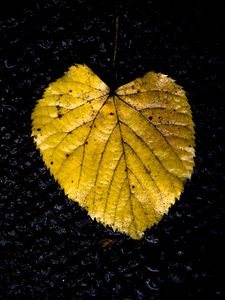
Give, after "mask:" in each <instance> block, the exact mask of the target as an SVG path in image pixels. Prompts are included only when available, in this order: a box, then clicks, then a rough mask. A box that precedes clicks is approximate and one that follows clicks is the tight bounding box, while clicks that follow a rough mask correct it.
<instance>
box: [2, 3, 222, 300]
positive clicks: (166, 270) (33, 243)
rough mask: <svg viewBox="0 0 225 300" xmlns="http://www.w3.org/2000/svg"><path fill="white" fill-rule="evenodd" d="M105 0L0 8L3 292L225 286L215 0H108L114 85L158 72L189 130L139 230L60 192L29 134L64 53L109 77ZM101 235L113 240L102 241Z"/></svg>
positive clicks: (216, 292) (43, 294) (136, 294)
mask: <svg viewBox="0 0 225 300" xmlns="http://www.w3.org/2000/svg"><path fill="white" fill-rule="evenodd" d="M113 2H114V1H111V2H110V1H93V2H92V1H85V0H80V1H72V0H71V1H69V0H68V1H64V0H62V1H57V0H54V1H53V0H52V1H41V0H39V1H24V2H21V1H11V0H8V1H6V3H7V4H8V6H7V7H5V6H4V7H1V8H0V15H1V21H0V43H1V46H0V100H1V112H0V114H1V124H2V125H1V139H2V143H1V157H2V166H1V186H2V187H1V201H0V297H2V299H11V298H16V299H89V298H90V297H93V298H96V299H100V298H109V299H168V298H169V299H224V297H225V295H224V292H225V288H224V274H223V273H224V263H223V255H224V253H225V251H224V250H225V249H224V246H223V244H222V242H223V240H224V237H225V228H224V217H225V205H224V185H225V182H224V179H225V178H224V169H225V168H224V149H225V146H224V137H225V134H224V127H223V125H222V123H223V119H224V118H225V111H224V106H225V76H224V72H225V54H224V53H225V41H224V32H225V31H224V24H225V22H224V17H223V9H222V7H221V5H222V4H221V3H219V2H216V1H213V2H212V3H209V4H206V3H204V2H203V1H202V2H201V1H200V2H199V1H131V0H130V1H124V2H120V3H119V2H118V3H119V5H118V7H117V9H118V11H119V14H120V16H121V17H120V33H119V49H118V61H117V85H120V84H123V83H126V82H129V81H130V80H132V79H135V78H136V77H139V76H141V75H143V74H144V73H145V72H147V71H150V70H154V71H160V72H162V73H165V74H168V75H169V76H170V77H172V78H174V79H176V80H177V83H178V84H180V85H182V86H183V87H184V89H185V90H186V91H187V94H188V98H189V101H190V104H191V106H192V110H193V117H194V121H195V123H196V133H197V156H196V168H195V173H194V175H193V177H192V180H191V181H190V182H188V183H187V185H186V187H185V193H184V194H183V195H182V197H181V200H180V201H179V202H177V203H176V205H175V206H174V207H173V208H172V209H171V210H170V212H169V214H168V215H167V216H165V217H164V218H163V220H162V221H161V222H160V224H159V225H158V226H157V227H155V228H153V229H151V230H148V231H147V232H146V234H145V236H144V238H143V239H142V240H141V241H132V240H130V239H129V238H128V237H126V236H124V235H122V234H115V233H113V232H112V231H111V230H110V229H105V228H104V227H103V226H101V225H99V224H97V223H96V222H94V221H91V220H90V218H89V217H88V216H87V214H86V212H84V211H82V210H81V209H80V208H79V207H78V205H77V204H75V203H72V202H70V201H69V200H68V199H67V198H66V197H65V196H64V194H63V192H62V191H61V190H60V188H59V187H58V185H57V184H56V183H55V182H54V180H53V179H52V178H51V177H50V175H49V172H48V171H47V170H46V169H45V167H44V163H43V162H42V160H41V158H40V156H39V152H38V151H37V150H36V149H35V146H34V144H33V140H32V138H31V137H30V135H31V121H30V115H31V111H32V109H33V108H34V105H35V102H36V100H37V99H39V98H40V97H41V95H42V92H43V89H44V88H45V87H46V86H47V85H48V84H49V83H50V82H51V81H54V80H55V79H56V78H58V77H60V76H62V75H63V72H64V71H65V70H67V69H68V67H69V66H70V65H72V64H73V63H86V64H87V65H88V66H90V67H91V68H92V69H93V70H94V71H95V72H96V73H97V74H98V75H99V76H100V77H101V78H102V79H103V80H104V81H106V83H108V84H109V85H111V86H112V85H113V78H112V56H113V40H114V34H115V32H114V31H115V30H114V21H115V11H116V7H115V5H113V4H112V3H113ZM6 3H5V1H4V2H3V3H2V4H1V6H3V4H4V5H5V4H6ZM219 4H220V5H219ZM223 168H224V169H223ZM104 239H116V242H115V243H113V244H111V245H108V246H106V247H102V242H101V241H102V240H104Z"/></svg>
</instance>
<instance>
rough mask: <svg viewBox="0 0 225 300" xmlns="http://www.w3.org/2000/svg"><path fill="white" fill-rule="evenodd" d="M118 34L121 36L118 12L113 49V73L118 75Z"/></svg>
mask: <svg viewBox="0 0 225 300" xmlns="http://www.w3.org/2000/svg"><path fill="white" fill-rule="evenodd" d="M118 36H119V15H118V12H116V21H115V41H114V51H113V73H114V76H115V77H116V72H115V69H116V57H117V49H118Z"/></svg>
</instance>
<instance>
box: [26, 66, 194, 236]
mask: <svg viewBox="0 0 225 300" xmlns="http://www.w3.org/2000/svg"><path fill="white" fill-rule="evenodd" d="M194 134H195V133H194V123H193V121H192V115H191V109H190V106H189V104H188V101H187V98H186V96H185V92H184V91H183V90H182V88H181V87H180V86H178V85H177V84H176V83H175V82H174V80H172V79H171V78H169V77H167V76H166V75H163V74H160V73H158V74H157V73H154V72H149V73H147V74H146V75H145V76H143V77H142V78H138V79H136V80H134V81H132V82H130V83H128V84H126V85H124V86H121V87H120V88H118V89H117V90H116V91H115V92H114V93H111V92H110V89H109V88H108V87H107V85H105V84H104V83H103V82H102V81H101V80H100V78H98V77H97V76H96V75H95V74H94V73H93V72H92V71H91V70H90V69H89V68H88V67H87V66H85V65H75V66H72V67H71V68H70V69H69V71H68V72H67V73H66V74H65V75H64V76H63V77H62V78H60V79H58V80H57V81H56V82H53V83H51V84H50V85H49V87H48V88H47V89H46V90H45V93H44V95H43V98H42V99H40V100H39V101H38V103H37V105H36V107H35V109H34V111H33V113H32V135H33V137H34V139H35V142H36V145H37V147H38V148H39V149H40V152H41V154H42V156H43V160H44V162H45V164H46V166H47V167H48V168H49V169H50V172H51V174H52V175H53V176H54V178H55V179H56V180H57V181H58V182H59V184H60V186H61V187H62V188H63V189H64V191H65V193H66V194H67V195H68V197H69V198H70V199H72V200H74V201H77V202H78V203H79V204H80V206H81V207H83V208H85V209H86V210H87V211H88V213H89V215H90V216H91V217H92V218H93V219H94V218H95V219H97V221H99V222H101V223H103V224H104V225H109V226H111V227H112V228H113V229H114V230H119V231H121V232H124V233H126V234H127V235H129V236H130V237H132V238H133V239H140V238H141V237H142V235H143V233H144V231H145V230H146V228H150V227H151V226H152V225H153V224H156V223H158V222H159V220H160V219H161V218H162V216H163V214H165V213H167V212H168V209H169V208H170V206H171V205H172V204H174V202H175V200H176V199H179V197H180V194H181V192H182V191H183V186H184V183H185V181H186V180H187V179H188V178H190V177H191V174H192V171H193V167H194V159H193V158H194V154H195V151H194V146H195V138H194Z"/></svg>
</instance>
